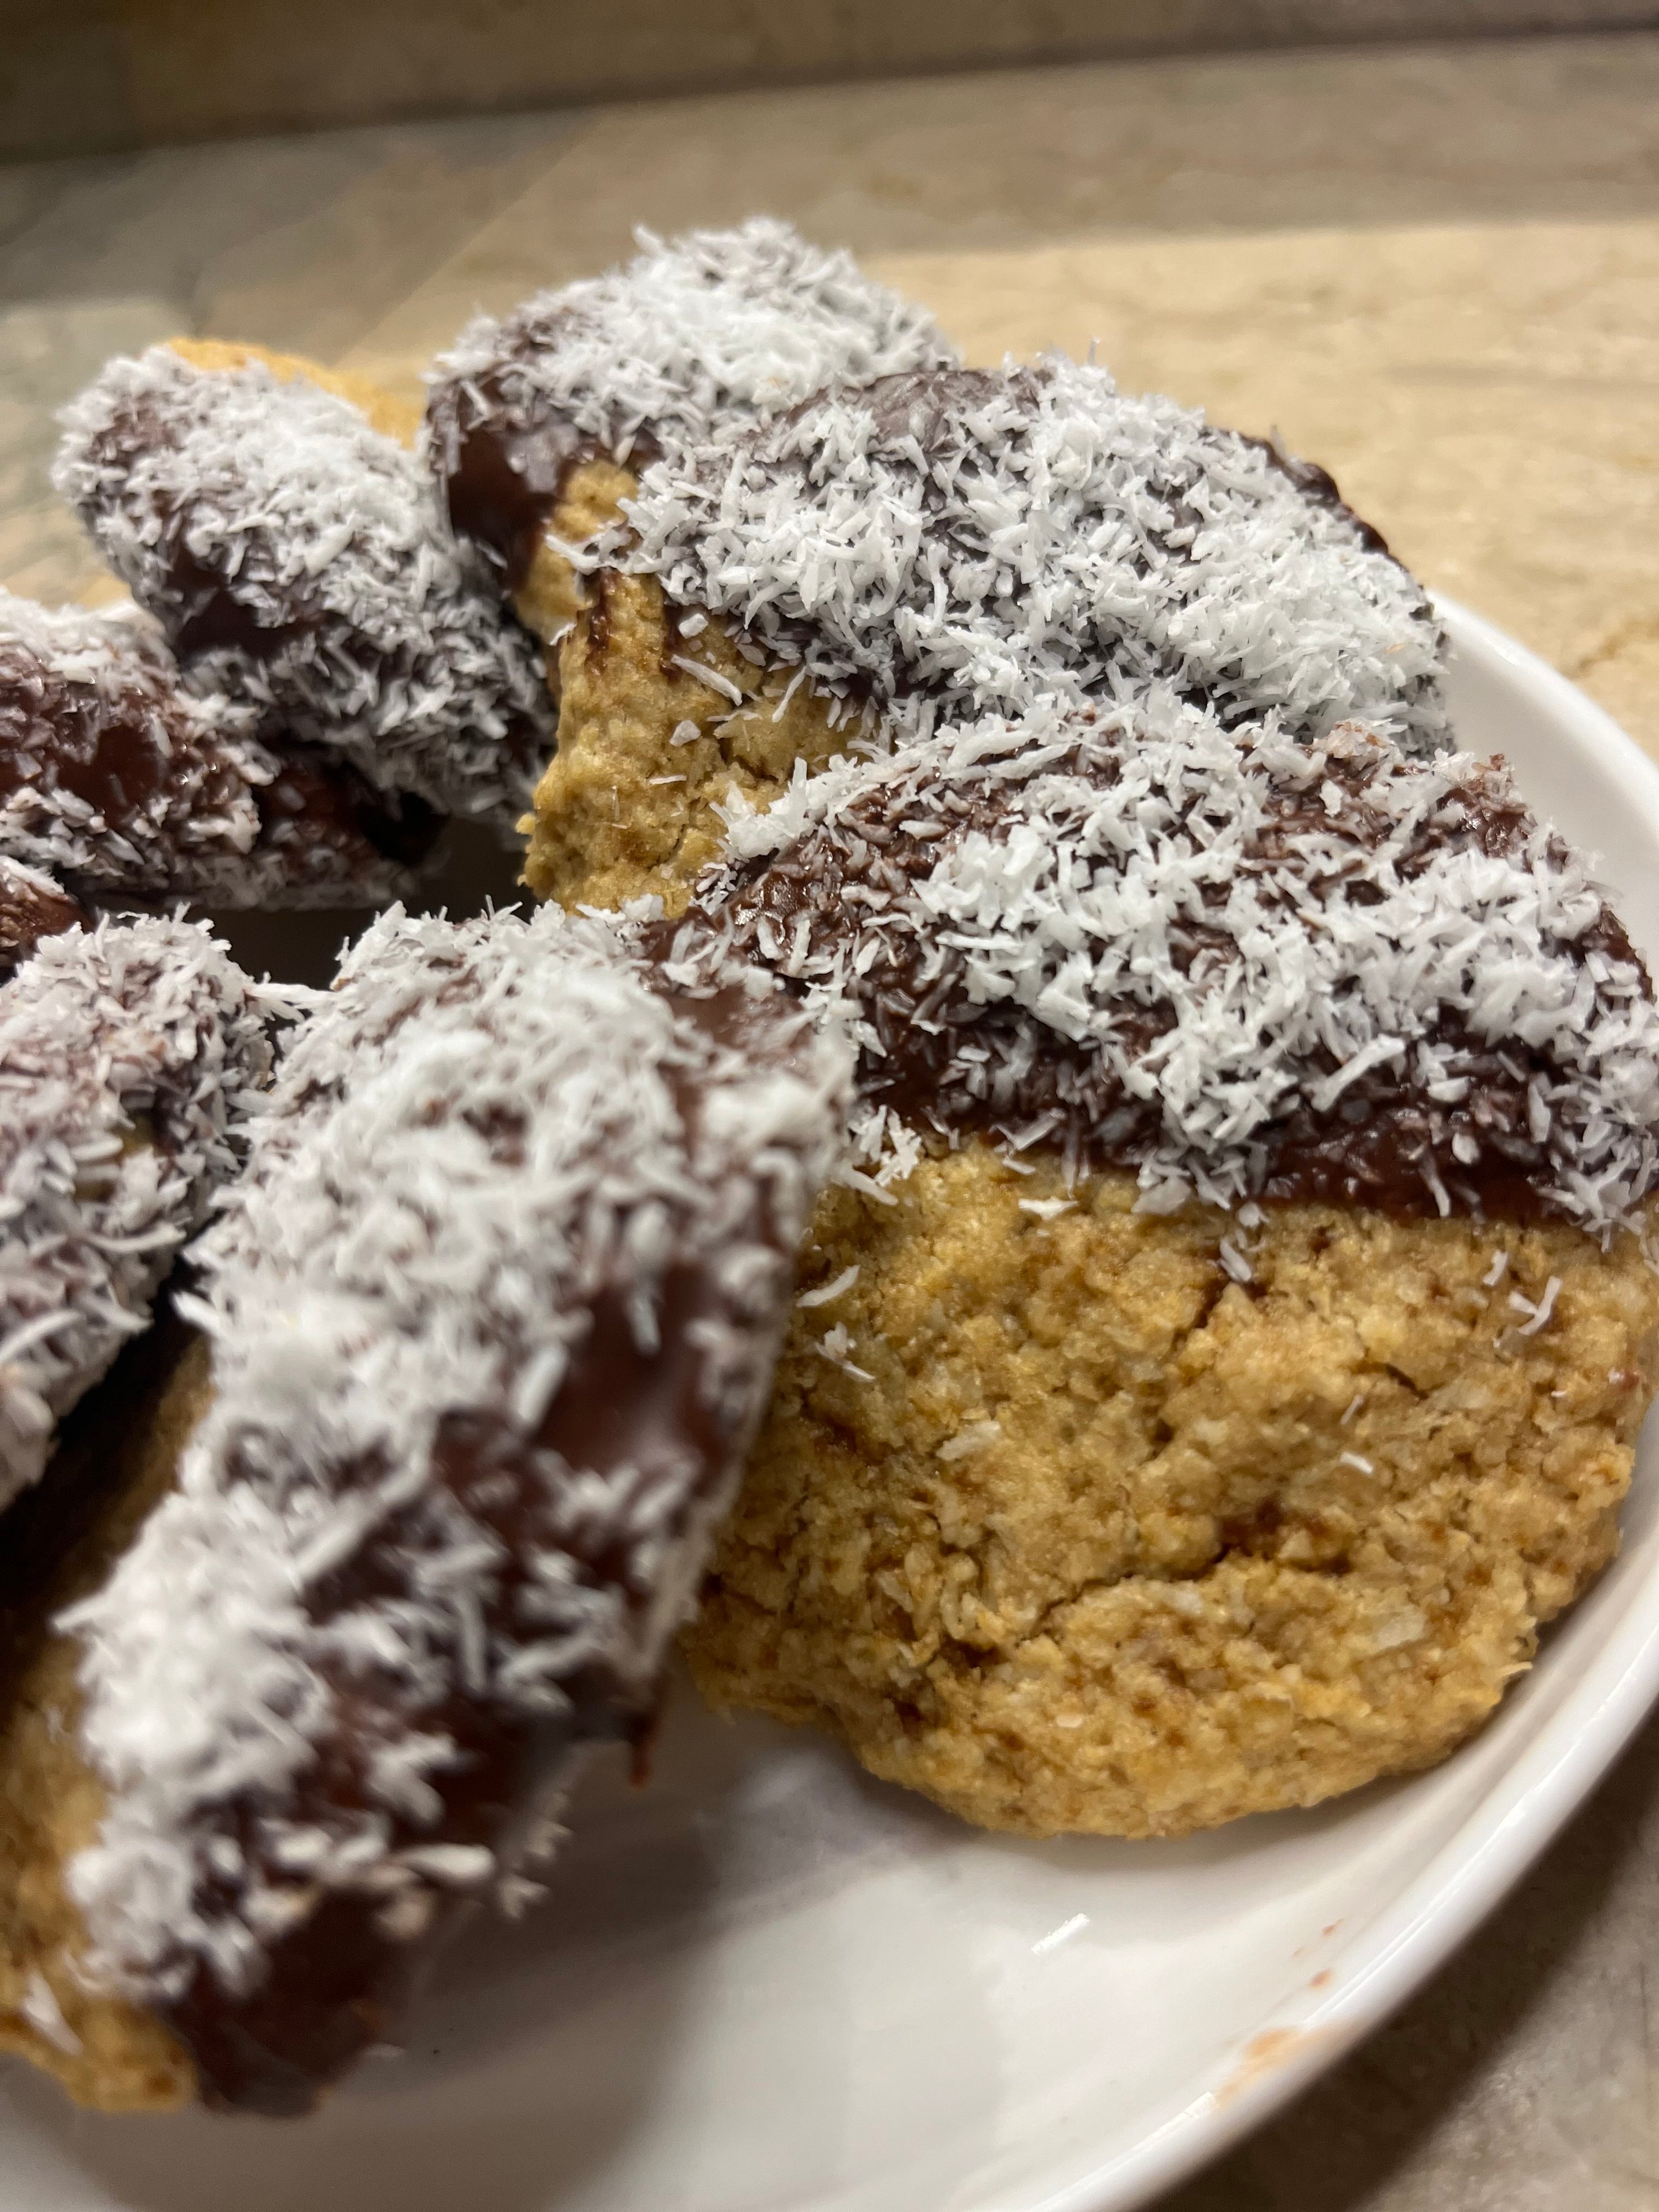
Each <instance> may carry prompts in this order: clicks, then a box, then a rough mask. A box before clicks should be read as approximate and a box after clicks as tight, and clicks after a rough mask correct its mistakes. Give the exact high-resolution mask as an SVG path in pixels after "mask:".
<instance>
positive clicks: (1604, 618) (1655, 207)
mask: <svg viewBox="0 0 1659 2212" xmlns="http://www.w3.org/2000/svg"><path fill="white" fill-rule="evenodd" d="M757 210H764V211H767V212H770V213H774V214H777V215H781V216H788V217H789V218H791V219H792V220H793V221H795V222H799V224H800V225H801V226H802V227H803V228H805V230H807V231H808V232H809V233H811V234H812V235H814V236H816V237H818V238H820V239H822V240H825V241H827V242H837V243H846V244H848V245H850V246H853V247H854V249H855V250H857V251H858V252H860V254H861V255H862V256H863V257H864V258H866V261H867V262H868V264H870V265H871V266H872V268H873V269H874V270H876V271H877V272H878V274H880V275H882V276H885V277H886V278H888V279H889V280H890V282H892V283H896V284H899V285H902V287H904V288H905V289H907V290H908V291H910V292H912V293H914V294H915V295H918V296H919V297H921V299H923V300H925V301H927V303H928V304H929V305H930V306H931V307H933V309H934V311H935V312H936V313H937V314H938V315H939V318H940V319H941V320H942V321H943V322H944V323H945V325H947V326H948V327H950V328H951V330H952V331H954V332H955V334H956V335H957V337H958V338H960V339H961V340H962V341H963V343H964V344H965V345H966V347H967V348H968V349H969V354H970V356H972V357H973V358H975V359H978V360H994V359H996V358H999V357H1000V356H1001V355H1002V354H1003V353H1004V352H1005V351H1012V352H1014V353H1017V354H1021V355H1029V354H1030V353H1031V352H1033V351H1035V350H1036V349H1038V348H1040V347H1042V346H1043V345H1045V344H1060V345H1063V346H1066V347H1067V348H1070V349H1078V348H1081V347H1084V346H1086V345H1087V344H1088V343H1090V342H1091V340H1092V341H1095V342H1097V343H1098V346H1099V349H1100V353H1101V356H1102V357H1103V358H1104V359H1105V360H1107V361H1108V362H1110V364H1111V365H1112V366H1113V368H1115V370H1116V371H1117V373H1118V374H1119V375H1120V377H1121V379H1122V380H1123V381H1124V382H1125V383H1127V384H1129V385H1132V386H1155V387H1158V388H1160V389H1163V390H1166V391H1169V392H1173V393H1175V394H1176V396H1177V397H1178V398H1182V399H1183V400H1186V401H1188V402H1194V403H1198V404H1203V405H1205V406H1206V407H1208V408H1209V409H1210V410H1212V412H1213V413H1214V414H1215V415H1216V416H1218V418H1219V419H1221V420H1223V421H1226V422H1232V423H1236V424H1237V426H1238V427H1240V428H1245V429H1249V430H1254V431H1257V432H1264V431H1267V430H1269V429H1274V430H1277V431H1278V432H1279V435H1281V436H1282V437H1283V439H1284V440H1285V442H1286V443H1288V444H1289V445H1290V446H1291V447H1293V448H1294V449H1295V450H1297V451H1298V452H1300V453H1306V454H1309V455H1311V456H1313V457H1314V458H1316V459H1319V460H1321V461H1322V462H1323V463H1324V464H1325V465H1327V466H1328V467H1329V468H1330V469H1332V471H1334V474H1335V475H1336V477H1337V478H1338V480H1339V482H1340V484H1341V486H1342V489H1343V490H1344V492H1345V494H1346V495H1347V497H1348V498H1349V499H1350V500H1351V501H1352V503H1353V504H1354V505H1355V506H1356V507H1358V509H1359V510H1360V511H1361V512H1362V513H1364V514H1365V515H1366V516H1367V517H1368V518H1370V520H1373V521H1374V522H1376V524H1377V525H1378V526H1379V527H1381V528H1382V529H1383V532H1385V533H1386V535H1387V536H1388V538H1389V540H1390V542H1391V543H1392V544H1394V546H1395V550H1397V551H1398V552H1399V553H1400V554H1401V556H1403V557H1404V558H1405V559H1406V560H1407V562H1410V563H1411V564H1412V566H1413V567H1414V568H1416V569H1417V570H1418V571H1419V574H1422V575H1423V576H1424V578H1425V580H1427V581H1428V582H1429V583H1431V585H1433V586H1437V587H1438V588H1439V589H1441V590H1443V591H1445V592H1449V593H1451V594H1453V595H1454V596H1455V597H1456V598H1458V599H1462V600H1463V601H1464V602H1466V603H1467V604H1468V605H1470V606H1472V607H1474V608H1475V609H1477V610H1478V611H1480V612H1481V613H1483V614H1486V615H1487V616H1490V617H1492V619H1493V620H1495V621H1496V622H1498V623H1500V624H1502V625H1503V626H1504V628H1505V629H1510V630H1511V631H1512V632H1513V633H1514V634H1515V635H1516V636H1518V637H1520V638H1522V639H1523V640H1524V641H1526V642H1527V643H1528V644H1529V645H1531V646H1533V647H1535V648H1536V649H1537V650H1538V651H1539V652H1541V653H1544V654H1545V655H1546V656H1547V658H1548V659H1551V660H1553V662H1554V663H1555V664H1556V665H1558V666H1559V667H1560V668H1562V669H1564V670H1565V671H1566V673H1567V674H1568V675H1570V676H1571V677H1572V678H1575V680H1577V682H1579V683H1580V684H1583V686H1584V687H1585V689H1586V690H1589V692H1590V693H1591V694H1592V695H1593V696H1595V697H1596V698H1598V699H1600V700H1601V702H1602V703H1603V704H1604V705H1606V706H1607V707H1608V708H1610V709H1611V710H1612V711H1613V713H1614V714H1616V715H1618V716H1619V717H1620V720H1622V721H1623V722H1624V723H1625V725H1626V727H1627V728H1628V729H1629V730H1631V732H1632V733H1633V734H1634V735H1635V736H1636V738H1638V740H1639V741H1640V743H1642V744H1644V746H1645V747H1646V748H1647V749H1648V750H1649V751H1650V752H1651V753H1652V754H1654V756H1655V757H1656V758H1659V33H1621V34H1619V35H1616V36H1607V37H1603V38H1599V39H1589V38H1571V39H1567V38H1564V39H1553V40H1505V41H1501V42H1492V43H1489V44H1484V45H1471V46H1442V47H1433V48H1420V49H1389V50H1383V51H1373V52H1352V53H1343V52H1322V53H1319V54H1300V55H1297V54H1291V55H1284V54H1280V55H1262V56H1255V57H1237V58H1207V59H1203V60H1182V61H1174V62H1154V63H1135V64H1117V65H1106V66H1099V67H1089V68H1073V69H1064V70H1029V71H1015V72H1007V73H1003V74H999V75H995V76H961V77H955V78H948V79H938V80H930V81H918V82H890V83H878V84H873V85H863V86H860V87H857V88H848V89H842V90H836V89H833V88H831V89H814V90H809V91H792V92H779V93H759V94H733V95H731V96H728V97H717V96H708V97H700V98H698V99H696V100H676V101H671V102H667V101H665V102H655V103H643V102H641V103H635V104H629V105H626V106H612V107H599V108H591V109H587V110H584V111H580V112H570V113H562V114H556V115H547V116H531V117H520V118H504V119H500V120H495V121H486V122H476V121H469V122H462V123H451V124H433V125H392V126H386V127H380V128H375V129H373V130H363V131H347V132H340V133H337V134H331V135H329V136H325V137H313V138H299V137H295V138H282V139H264V140H255V141H243V142H239V143H228V144H224V145H218V146H210V147H197V148H181V149H163V150H159V151H152V152H149V153H144V154H139V155H121V156H108V157H100V158H98V159H88V160H79V161H56V162H46V163H40V164H33V165H21V166H16V167H11V168H0V580H4V581H5V582H7V583H9V584H10V585H11V586H13V587H14V588H15V589H18V590H21V591H25V592H31V593H33V595H35V596H36V597H39V598H41V599H69V598H77V597H87V596H96V595H97V594H98V593H99V592H100V589H107V581H106V580H105V579H102V578H100V573H99V570H98V568H97V566H96V564H95V562H93V561H92V560H91V559H90V558H89V557H88V552H87V550H86V548H85V546H84V544H83V543H82V540H81V538H79V535H78V533H77V532H76V529H75V526H73V524H72V523H71V522H70V520H69V519H68V517H67V516H65V515H64V514H63V513H61V512H60V511H59V510H58V507H56V505H55V503H54V502H53V501H52V495H51V492H50V489H49V487H48V486H47V483H46V474H45V470H46V459H47V456H48V455H49V453H50V451H51V447H52V435H53V434H52V410H53V409H54V408H55V407H56V406H57V405H58V404H61V402H62V401H63V400H64V398H67V397H68V396H69V395H70V393H71V392H73V391H74V390H75V389H76V387H77V386H78V385H79V384H80V383H81V382H82V381H83V380H84V379H85V378H86V377H87V376H88V375H89V374H91V373H92V372H93V371H94V369H95V368H97V367H98V366H99V364H100V362H102V361H103V360H104V358H105V357H106V356H107V355H108V354H110V353H111V352H112V351H116V350H119V349H129V348H131V347H135V346H139V345H143V344H145V343H149V342H150V341H152V340H154V339H156V338H160V337H166V336H167V335H169V334H170V333H173V332H176V331H194V332H197V333H201V334H206V335H212V336H216V337H240V338H247V339H253V340H257V341H258V342H261V343H266V344H270V345H274V346H277V347H280V348H283V349H289V350H292V351H296V352H303V353H308V354H312V355H313V356H317V357H319V358H321V359H323V360H325V361H329V362H337V363H343V364H345V365H347V366H349V367H352V368H360V369H362V370H365V371H367V372H368V373H370V374H374V375H377V376H379V377H380V378H381V379H383V380H385V381H386V382H388V383H391V384H394V385H397V386H402V387H404V388H407V389H410V390H413V389H416V388H417V380H418V374H419V371H420V368H421V366H422V363H423V362H425V361H426V360H427V359H428V357H429V356H430V355H431V353H432V352H433V351H434V350H435V349H436V348H438V347H439V346H441V344H443V343H445V342H446V341H447V339H448V338H449V337H452V336H453V333H454V331H456V329H457V328H458V327H459V325H460V323H461V322H462V321H463V320H464V319H465V317H466V315H467V314H468V313H471V311H472V310H473V309H474V308H475V307H491V308H500V307H505V306H507V305H508V304H509V303H510V302H511V301H513V300H515V299H517V298H518V297H520V296H521V295H523V294H524V293H525V292H526V291H528V290H530V289H533V288H534V287H536V286H538V285H540V284H544V283H557V282H562V281H564V280H566V279H568V278H569V277H572V276H577V275H580V274H584V273H586V272H588V271H591V270H595V269H597V268H599V267H602V266H603V265H605V264H606V263H608V262H610V261H611V260H613V259H614V258H616V257H617V255H618V254H620V253H622V252H624V251H626V249H627V247H628V244H629V232H630V229H631V228H632V227H633V226H634V225H635V224H636V223H641V222H642V223H645V224H647V225H649V226H651V227H653V228H659V229H665V230H666V229H677V228H684V227H686V226H687V225H690V224H692V223H698V222H726V221H732V220H735V219H738V218H739V217H741V216H744V215H747V214H750V213H752V212H755V211H757ZM1650 1982H1651V1984H1652V1993H1653V1994H1652V1999H1651V2000H1650ZM1653 2002H1659V1723H1653V1724H1650V1727H1649V1728H1648V1729H1647V1730H1646V1731H1645V1732H1644V1734H1643V1735H1641V1736H1640V1737H1639V1738H1638V1741H1637V1742H1636V1743H1635V1744H1634V1746H1633V1747H1632V1749H1631V1751H1630V1752H1629V1753H1627V1754H1626V1757H1625V1759H1624V1760H1623V1761H1622V1762H1621V1764H1620V1766H1619V1768H1618V1770H1617V1771H1616V1772H1615V1773H1614V1774H1613V1777H1612V1778H1611V1779H1610V1780H1609V1781H1608V1783H1607V1784H1606V1785H1605V1786H1604V1788H1603V1789H1602V1790H1601V1794H1600V1795H1599V1796H1597V1798H1596V1799H1595V1801H1594V1802H1592V1804H1591V1805H1590V1806H1589V1807H1588V1808H1586V1810H1585V1811H1584V1812H1583V1814H1581V1815H1580V1816H1579V1818H1578V1819H1577V1821H1576V1822H1575V1823H1574V1824H1573V1825H1572V1826H1571V1828H1570V1829H1569V1831H1568V1832H1567V1833H1566V1834H1565V1836H1564V1837H1563V1838H1561V1840H1560V1841H1559V1843H1558V1844H1556V1845H1555V1847H1554V1849H1553V1850H1552V1851H1551V1852H1550V1853H1549V1854H1548V1856H1547V1857H1546V1858H1545V1859H1544V1860H1543V1861H1542V1862H1541V1864H1540V1865H1539V1867H1538V1868H1537V1869H1536V1870H1535V1871H1534V1873H1533V1875H1531V1876H1530V1877H1529V1878H1528V1881H1526V1882H1525V1883H1524V1884H1523V1885H1522V1887H1521V1888H1520V1889H1519V1890H1518V1891H1517V1892H1516V1894H1515V1895H1514V1896H1513V1897H1512V1898H1511V1899H1510V1900H1509V1902H1508V1903H1507V1904H1506V1905H1504V1907H1503V1908H1502V1910H1501V1911H1499V1912H1498V1915H1497V1916H1496V1917H1494V1919H1493V1920H1492V1922H1491V1923H1489V1925H1488V1926H1487V1927H1486V1929H1485V1930H1484V1931H1483V1932H1482V1933H1481V1934H1480V1935H1478V1936H1476V1937H1475V1938H1474V1941H1473V1942H1471V1943H1470V1944H1469V1945H1468V1947H1467V1948H1465V1950H1464V1951H1463V1952H1462V1954H1460V1956H1459V1957H1458V1958H1457V1959H1455V1960H1454V1961H1453V1962H1452V1963H1451V1964H1450V1965H1449V1966H1448V1967H1447V1968H1446V1969H1445V1970H1444V1971H1443V1972H1442V1973H1441V1974H1440V1975H1439V1977H1438V1978H1437V1979H1436V1980H1435V1981H1434V1982H1433V1983H1432V1984H1431V1985H1430V1986H1429V1987H1428V1988H1427V1989H1426V1990H1425V1991H1423V1992H1422V1994H1421V1995H1419V1996H1418V1997H1417V1998H1416V1999H1415V2000H1414V2001H1413V2003H1412V2004H1411V2005H1409V2006H1408V2007H1407V2009H1406V2010H1405V2011H1404V2012H1403V2013H1402V2014H1401V2015H1399V2017H1398V2018H1397V2019H1396V2020H1395V2021H1394V2022H1393V2023H1392V2024H1391V2025H1390V2026H1389V2027H1386V2028H1385V2029H1384V2030H1383V2032H1382V2033H1380V2034H1378V2035H1376V2037H1374V2038H1373V2039H1371V2040H1370V2043H1368V2044H1367V2045H1364V2047H1363V2048H1362V2049H1361V2050H1360V2051H1358V2052H1357V2053H1356V2054H1355V2055H1354V2056H1353V2057H1351V2058H1349V2059H1348V2060H1347V2061H1346V2063H1344V2064H1342V2065H1341V2066H1340V2067H1339V2068H1338V2069H1336V2070H1335V2071H1334V2073H1333V2074H1331V2075H1329V2076H1328V2077H1327V2078H1326V2080H1325V2081H1323V2082H1322V2083H1321V2084H1320V2085H1319V2086H1318V2087H1316V2088H1315V2089H1314V2090H1313V2091H1311V2092H1310V2093H1309V2094H1308V2095H1306V2096H1304V2098H1303V2099H1302V2100H1299V2102H1298V2103H1297V2104H1296V2105H1295V2106H1293V2107H1292V2108H1291V2110H1289V2111H1288V2112H1286V2113H1285V2114H1284V2115H1283V2116H1282V2117H1281V2118H1279V2119H1278V2120H1277V2121H1275V2122H1273V2124H1271V2125H1269V2126H1268V2127H1267V2129H1266V2130H1264V2131H1263V2132H1262V2133H1261V2134H1260V2135H1258V2136H1256V2137H1255V2138H1254V2139H1253V2140H1252V2141H1251V2142H1248V2143H1246V2144H1245V2145H1244V2146H1243V2147H1242V2148H1239V2149H1238V2150H1237V2151H1235V2152H1234V2153H1232V2154H1231V2155H1230V2156H1229V2157H1228V2158H1226V2159H1225V2160H1224V2161H1223V2162H1222V2163H1221V2164H1220V2165H1219V2166H1216V2167H1215V2168H1213V2169H1212V2171H1211V2172H1208V2173H1207V2174H1206V2175H1204V2176H1203V2177H1201V2178H1200V2179H1198V2180H1196V2181H1194V2182H1192V2183H1190V2184H1188V2185H1187V2186H1186V2187H1185V2188H1183V2189H1182V2190H1180V2191H1176V2194H1175V2195H1174V2196H1173V2197H1170V2198H1169V2199H1167V2200H1166V2201H1165V2203H1164V2207H1163V2212H1637V2208H1644V2212H1646V2208H1652V2207H1654V2206H1655V2205H1659V2109H1656V2094H1659V2082H1656V2075H1655V2069H1654V2051H1653V2045H1654V2040H1655V2029H1654V2024H1653V2016H1652V2010H1651V2005H1652V2003H1653Z"/></svg>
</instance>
